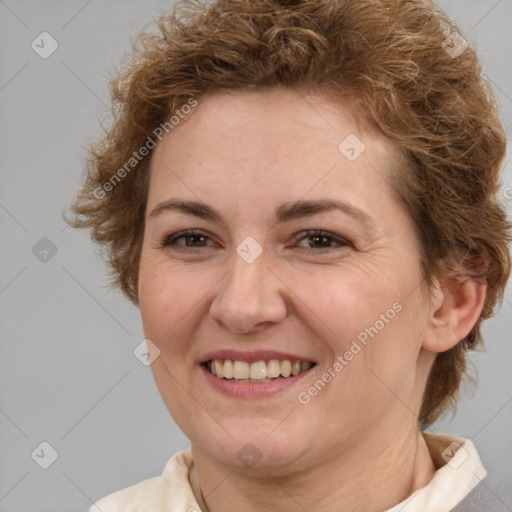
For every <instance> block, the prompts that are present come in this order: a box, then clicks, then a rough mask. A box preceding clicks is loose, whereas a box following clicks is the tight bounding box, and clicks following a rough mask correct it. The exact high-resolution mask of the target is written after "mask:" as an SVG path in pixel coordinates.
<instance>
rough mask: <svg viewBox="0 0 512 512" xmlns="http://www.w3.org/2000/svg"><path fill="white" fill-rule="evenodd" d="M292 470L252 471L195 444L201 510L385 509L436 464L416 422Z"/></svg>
mask: <svg viewBox="0 0 512 512" xmlns="http://www.w3.org/2000/svg"><path fill="white" fill-rule="evenodd" d="M350 452H351V453H347V452H346V451H345V452H343V453H342V454H339V453H337V454H333V456H331V457H326V458H324V459H323V460H322V461H321V462H319V463H318V464H317V465H316V466H314V467H308V468H307V470H303V471H298V472H295V473H288V474H280V475H277V474H275V473H276V472H275V470H274V469H271V470H265V469H263V470H261V469H260V470H259V471H258V472H253V473H248V472H247V471H239V470H237V469H233V468H232V467H228V466H227V465H224V464H222V463H219V462H218V461H213V460H211V458H210V457H209V456H208V455H207V454H206V453H204V452H202V451H201V450H200V449H199V448H198V447H197V446H194V445H193V446H192V453H193V456H194V465H193V467H192V470H191V475H190V483H191V486H192V490H193V492H194V495H195V497H196V499H197V501H198V503H199V505H200V507H201V510H202V511H203V512H235V511H239V510H244V511H247V512H252V511H258V512H267V511H268V512H270V511H274V510H281V511H283V512H288V511H289V512H292V511H293V512H296V511H297V510H315V511H317V512H335V511H336V512H337V511H339V510H340V504H343V510H344V511H346V512H359V511H362V510H364V511H365V512H381V511H382V510H383V509H385V510H386V509H388V508H391V507H393V506H395V505H397V504H398V503H400V502H402V501H403V500H405V499H406V498H407V497H408V496H410V495H411V494H412V493H413V492H414V491H416V490H417V489H420V488H421V487H424V486H425V485H426V484H427V483H428V482H429V481H430V480H431V479H432V477H433V476H434V474H435V467H434V464H433V462H432V459H431V458H430V454H429V452H428V448H427V446H426V444H425V441H424V439H423V436H422V435H421V434H420V433H419V432H418V431H417V429H416V427H414V429H410V431H408V432H406V433H404V434H402V435H398V436H397V434H396V432H395V433H394V434H392V437H390V438H389V439H387V440H386V439H382V437H381V436H372V435H371V436H365V440H364V442H363V443H362V445H361V446H360V447H358V448H357V447H356V448H354V449H351V450H350Z"/></svg>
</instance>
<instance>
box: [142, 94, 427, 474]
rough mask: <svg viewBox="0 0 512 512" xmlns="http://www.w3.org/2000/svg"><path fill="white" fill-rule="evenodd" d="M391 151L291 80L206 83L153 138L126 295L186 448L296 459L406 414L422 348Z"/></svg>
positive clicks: (407, 231)
mask: <svg viewBox="0 0 512 512" xmlns="http://www.w3.org/2000/svg"><path fill="white" fill-rule="evenodd" d="M394 161H395V159H394V155H393V151H392V149H391V147H390V146H389V145H388V144H387V142H386V141H385V140H384V139H383V138H382V137H381V136H379V135H378V134H376V133H374V132H372V131H369V130H368V129H367V128H364V127H363V126H361V125H360V124H359V123H358V122H357V119H356V118H354V117H353V116H352V114H351V112H350V110H349V109H348V108H347V107H346V106H344V105H343V104H334V103H332V102H329V101H328V100H326V99H325V98H323V97H322V96H320V95H318V96H317V95H311V94H310V95H304V94H301V95H299V94H298V93H297V92H294V91H292V90H287V89H269V90H260V91H257V92H254V91H253V92H241V91H237V92H215V93H210V94H208V95H206V96H204V97H203V98H201V100H200V102H199V104H198V105H197V106H196V107H195V108H194V109H193V112H192V114H190V116H189V118H188V119H186V121H185V122H182V123H181V125H178V126H176V127H174V128H173V130H172V131H170V132H169V133H168V134H167V135H165V136H164V138H163V139H162V141H161V142H160V143H159V145H158V146H157V148H156V149H155V152H154V154H153V157H152V162H151V179H150V187H149V195H148V203H147V211H146V226H145V234H144V241H143V249H142V256H141V263H140V278H139V279H140V284H139V300H140V309H141V314H142V320H143V324H144V331H145V335H146V338H148V339H150V340H151V342H152V343H153V344H154V345H155V346H156V347H157V348H158V350H159V351H160V353H159V356H158V357H157V358H156V359H155V360H154V362H153V363H152V370H153V374H154V377H155V379H156V383H157V385H158V387H159V390H160V393H161V394H162V397H163V400H164V402H165V404H166V406H167V407H168V409H169V411H170V413H171V414H172V416H173V417H174V419H175V420H176V422H177V423H178V425H179V426H180V428H181V429H182V430H183V432H184V433H185V434H186V435H187V436H188V438H189V439H190V440H191V443H192V446H193V448H194V449H195V450H196V452H197V453H202V454H203V455H204V456H207V457H209V458H210V459H211V460H216V461H218V462H220V463H225V464H227V465H231V466H238V467H243V465H244V464H246V465H252V464H254V463H255V462H257V464H258V466H259V467H263V468H274V469H275V470H278V468H286V466H287V465H288V464H290V463H293V464H294V466H293V467H294V468H300V467H304V468H307V467H310V466H311V465H314V464H315V463H317V462H318V463H320V461H323V463H325V461H326V460H329V458H331V457H338V456H340V455H341V454H344V455H345V456H348V454H349V453H350V452H351V450H354V448H355V447H357V446H367V447H368V448H367V449H368V450H371V449H372V448H371V445H372V443H374V444H375V446H382V442H385V441H386V440H387V441H390V440H391V439H393V438H394V436H395V437H396V436H397V435H400V431H401V430H404V429H407V428H409V426H411V425H414V426H415V425H416V424H417V418H416V416H415V413H416V414H417V413H418V409H419V407H420V403H421V395H422V391H423V389H424V385H425V381H426V378H427V374H428V370H429V368H430V366H431V363H432V361H433V359H432V354H430V353H428V352H426V351H425V350H423V349H422V341H423V339H424V336H425V333H426V330H427V325H428V323H427V320H428V308H427V307H425V306H426V302H425V299H424V296H423V294H422V292H421V288H420V281H421V277H420V266H419V256H418V255H419V249H418V243H417V238H416V236H415V233H414V229H413V225H412V221H411V220H410V218H409V217H408V215H407V214H406V213H405V211H404V209H403V208H402V206H401V205H400V204H399V202H398V201H397V199H396V198H395V196H394V195H393V193H392V191H391V189H390V188H389V186H388V184H387V181H386V176H387V175H388V174H389V173H391V172H394V171H395V169H394V168H393V162H394ZM188 230H194V231H193V232H192V233H186V232H187V231H188ZM157 353H158V351H157V350H156V349H154V355H156V354H157ZM226 361H227V362H226ZM297 361H299V363H298V362H297ZM290 365H291V371H292V375H291V376H289V377H286V375H288V374H289V372H290ZM212 367H213V370H212ZM308 368H309V369H308ZM299 370H301V372H300V373H298V374H297V375H294V374H296V373H297V371H299ZM212 371H213V372H216V373H217V375H214V374H213V373H211V372H212ZM220 372H223V373H224V374H225V375H226V376H227V377H233V376H234V377H238V379H235V378H221V377H220V376H219V374H220ZM276 375H280V377H279V378H275V377H276ZM247 377H250V378H251V379H252V381H247ZM261 380H262V381H261Z"/></svg>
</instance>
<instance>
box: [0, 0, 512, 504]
mask: <svg viewBox="0 0 512 512" xmlns="http://www.w3.org/2000/svg"><path fill="white" fill-rule="evenodd" d="M439 3H440V5H441V6H442V7H444V8H445V9H446V10H447V11H448V12H449V13H450V14H451V15H452V16H453V17H454V18H455V20H456V21H457V22H458V23H459V25H460V26H461V28H462V31H463V33H464V35H465V37H466V39H467V40H468V41H469V42H470V44H472V45H473V46H475V47H476V48H477V50H478V52H479V54H480V56H481V58H482V61H483V65H484V70H485V73H486V74H487V76H488V77H489V78H490V79H491V80H492V83H493V84H494V86H495V89H496V93H497V98H498V100H499V103H500V106H501V110H502V112H503V117H504V122H505V125H506V128H507V133H508V134H509V136H510V135H511V134H512V69H511V66H510V53H511V49H512V34H511V31H510V22H511V20H512V0H499V1H497V0H485V1H481V0H456V1H454V0H443V1H440V2H439ZM169 4H170V2H163V1H151V0H150V1H140V0H139V1H138V0H128V1H127V0H124V1H121V0H110V1H103V2H100V1H99V0H89V1H86V0H66V1H64V0H51V1H50V0H47V1H35V0H31V1H29V0H27V1H24V0H5V1H2V0H0V109H1V116H0V130H1V138H0V168H1V175H0V176H1V182H0V232H1V244H0V261H1V266H0V311H1V314H0V336H1V347H0V361H1V374H0V399H1V403H0V434H1V437H0V450H1V451H0V453H1V455H0V511H9V512H28V511H30V512H42V511H52V512H60V511H62V512H64V511H66V512H70V511H80V510H82V511H84V510H86V509H87V508H88V507H89V506H90V505H91V503H92V501H94V500H96V499H98V498H99V497H101V496H103V495H105V494H108V493H110V492H112V491H114V490H117V489H120V488H123V487H126V486H127V485H130V484H132V483H134V482H138V481H140V480H142V479H145V478H148V477H150V476H154V475H158V474H160V473H161V471H162V468H163V466H164V465H165V462H166V461H167V460H168V458H169V457H170V456H171V455H172V454H173V453H174V452H176V451H177V450H180V449H183V448H186V447H187V446H188V441H187V439H186V438H185V437H184V435H183V434H182V433H181V432H180V431H179V429H178V428H177V427H176V425H175V424H174V422H173V421H172V419H171V418H170V417H169V415H168V413H167V410H166V409H165V407H164V405H163V403H162V402H161V399H160V396H159V394H158V391H157V389H156V387H155V385H154V383H153V380H152V376H151V372H150V369H149V368H147V367H145V366H143V365H142V364H141V363H140V362H139V361H138V360H137V359H136V358H135V357H134V355H133V350H134V349H135V347H137V345H139V344H140V342H141V341H142V339H143V333H142V329H141V325H140V321H139V318H138V311H137V309H136V308H134V307H133V306H132V305H130V304H129V303H128V302H127V301H126V300H125V299H124V298H123V297H122V296H121V295H120V293H118V292H113V291H111V290H109V288H108V286H107V284H106V283H107V275H106V271H105V268H104V266H103V264H102V262H101V260H100V258H99V257H98V256H97V255H96V253H95V251H94V248H93V247H92V244H91V242H90V241H89V239H88V234H87V233H86V232H82V231H76V230H72V229H70V228H66V225H65V223H64V221H63V219H62V216H61V214H62V212H63V210H64V208H65V207H66V206H67V205H68V204H69V203H70V200H71V197H72V195H73V193H74V191H75V189H76V187H77V184H78V181H79V179H80V174H81V159H82V158H83V154H84V153H83V151H82V146H83V145H84V144H86V143H87V141H89V140H92V139H94V138H95V137H96V135H97V134H98V132H99V128H98V126H99V125H98V119H99V117H100V115H101V114H102V113H103V112H104V111H105V110H106V103H107V98H108V95H107V82H108V73H109V72H111V71H112V70H113V69H114V66H115V64H116V63H117V62H118V61H119V58H120V57H121V55H122V54H123V52H124V51H125V50H126V49H127V48H128V45H129V41H130V38H132V37H133V35H134V34H135V33H136V32H137V31H138V29H139V28H141V27H142V26H143V25H144V24H145V23H146V22H147V21H148V20H150V19H151V18H153V17H154V16H156V15H157V14H158V13H159V12H160V11H161V10H162V8H163V7H165V6H168V5H169ZM43 31H47V32H49V33H50V34H51V35H52V37H53V38H54V39H55V40H56V41H57V42H58V44H59V47H58V49H57V50H56V51H55V53H53V54H52V55H51V56H50V57H49V58H47V59H42V58H41V57H40V56H39V55H38V54H36V52H35V51H34V50H33V49H32V48H31V42H32V41H33V40H34V39H35V38H36V37H37V36H38V35H39V34H40V33H41V32H43ZM507 186H508V187H511V186H512V176H511V171H510V165H509V164H508V163H507V174H506V177H505V182H504V187H507ZM502 196H503V202H504V203H505V204H506V206H507V209H508V211H509V212H510V211H511V210H512V204H511V203H512V189H509V194H508V199H507V197H506V194H502ZM43 237H47V238H48V239H49V240H51V243H52V244H53V245H54V246H55V248H54V250H55V249H56V250H57V252H56V253H55V254H53V255H52V251H51V248H52V246H50V245H49V244H48V241H47V240H43V241H40V240H41V239H42V238H43ZM36 244H39V245H36ZM34 246H36V248H35V249H34V250H33V248H34ZM45 249H46V250H49V252H48V253H47V254H46V256H45V253H44V252H42V251H44V250H45ZM34 252H35V253H36V254H34ZM44 257H46V261H41V258H43V259H44ZM511 311H512V292H511V287H510V286H509V288H508V291H507V296H506V301H505V302H504V303H503V308H502V310H501V312H500V313H499V314H498V316H497V317H496V318H495V319H492V320H490V321H488V322H487V323H486V325H485V328H484V335H485V337H486V340H487V351H486V352H484V353H481V354H478V355H477V356H476V357H475V358H474V360H475V363H476V365H477V366H478V374H479V385H478V389H477V391H475V390H474V389H472V388H469V387H468V388H466V389H465V391H464V392H463V396H462V401H461V403H460V407H459V411H458V414H457V416H456V417H455V418H454V419H451V418H448V419H446V420H444V421H442V422H439V423H438V424H437V425H435V427H434V429H433V430H434V431H435V432H438V433H452V434H456V435H458V436H462V437H467V438H471V439H472V440H473V441H474V443H475V444H476V446H477V448H478V450H479V452H480V454H481V457H482V459H483V462H484V465H485V466H486V467H487V469H488V471H489V473H490V474H491V477H490V478H489V479H488V480H486V485H487V486H488V488H489V490H490V491H491V492H492V493H494V494H496V495H497V496H498V497H499V498H500V499H501V501H502V502H503V506H504V507H505V508H504V509H503V510H512V500H511V498H510V495H508V497H507V496H505V494H506V493H505V491H504V485H506V483H507V482H508V483H509V484H510V483H512V467H511V463H510V461H511V460H512V442H511V428H510V425H511V424H512V403H511V401H512V372H511V371H510V362H511V361H512V343H511V342H510V334H509V333H510V330H511V328H512V314H511ZM43 441H46V442H48V443H50V445H52V446H53V447H54V448H55V450H57V452H58V458H57V459H56V461H55V462H54V463H53V464H52V465H51V466H50V467H49V468H48V469H46V470H45V469H42V468H41V467H39V465H38V464H36V462H35V460H34V459H36V460H38V461H39V462H40V463H41V462H44V461H43V459H44V457H46V458H47V459H46V460H47V461H48V460H49V459H48V457H50V456H51V454H50V452H49V450H48V449H46V451H45V452H43V453H44V457H43V456H40V457H39V458H38V457H37V456H34V459H33V458H32V457H31V454H32V453H33V451H34V450H35V449H36V448H37V447H38V446H39V445H40V443H41V442H43ZM36 453H39V454H41V452H40V449H39V451H36Z"/></svg>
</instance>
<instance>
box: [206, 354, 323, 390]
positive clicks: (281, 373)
mask: <svg viewBox="0 0 512 512" xmlns="http://www.w3.org/2000/svg"><path fill="white" fill-rule="evenodd" d="M204 366H205V367H206V369H207V370H208V371H209V372H210V373H211V374H213V375H215V376H216V377H217V378H219V379H225V380H232V381H233V382H247V383H252V384H256V383H258V384H259V383H264V382H271V381H274V380H278V379H287V378H290V377H295V376H296V375H299V374H301V373H304V372H306V371H308V370H309V369H311V368H312V367H313V366H315V363H312V362H311V361H290V360H288V359H283V360H279V359H270V360H269V361H255V362H253V363H248V362H247V361H232V360H231V359H212V360H210V361H207V362H206V363H204Z"/></svg>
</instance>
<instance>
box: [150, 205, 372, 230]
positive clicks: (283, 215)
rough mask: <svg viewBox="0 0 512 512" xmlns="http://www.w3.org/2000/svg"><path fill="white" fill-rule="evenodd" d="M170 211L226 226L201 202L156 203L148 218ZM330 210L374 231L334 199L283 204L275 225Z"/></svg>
mask: <svg viewBox="0 0 512 512" xmlns="http://www.w3.org/2000/svg"><path fill="white" fill-rule="evenodd" d="M172 210H175V211H180V212H183V213H186V214H189V215H194V216H196V217H200V218H202V219H206V220H210V221H213V222H218V223H220V224H223V225H225V226H227V223H226V221H225V219H224V218H223V216H222V215H221V214H220V213H219V212H218V211H217V210H216V209H215V208H213V207H212V206H210V205H208V204H206V203H203V202H201V201H190V200H179V199H168V200H166V201H162V202H161V203H158V204H157V205H156V206H155V208H153V210H152V211H151V213H150V214H149V216H150V218H151V217H156V216H157V215H159V214H161V213H162V212H165V211H172ZM332 210H338V211H341V212H343V213H344V214H345V215H348V216H350V217H352V218H354V219H356V220H357V221H359V222H361V223H362V224H364V225H365V226H366V227H368V228H369V229H375V222H374V221H373V219H372V217H370V215H369V214H368V213H366V212H365V211H363V210H361V209H359V208H357V207H356V206H353V205H351V204H349V203H346V202H344V201H338V200H334V199H314V200H300V201H293V202H289V203H283V204H282V205H280V206H279V207H277V208H276V210H275V220H276V223H280V222H289V221H291V220H295V219H301V218H304V217H307V216H309V215H314V214H317V213H322V212H328V211H332Z"/></svg>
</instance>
